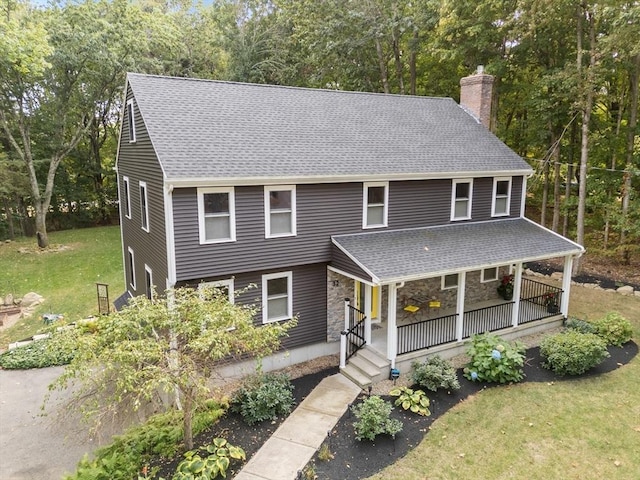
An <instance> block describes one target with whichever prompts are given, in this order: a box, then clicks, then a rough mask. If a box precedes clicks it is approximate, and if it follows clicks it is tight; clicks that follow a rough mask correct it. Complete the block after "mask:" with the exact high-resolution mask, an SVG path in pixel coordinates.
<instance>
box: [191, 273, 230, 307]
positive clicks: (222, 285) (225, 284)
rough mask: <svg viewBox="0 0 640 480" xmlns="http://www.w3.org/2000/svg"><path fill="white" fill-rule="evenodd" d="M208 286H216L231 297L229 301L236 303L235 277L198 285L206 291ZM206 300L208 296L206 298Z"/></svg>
mask: <svg viewBox="0 0 640 480" xmlns="http://www.w3.org/2000/svg"><path fill="white" fill-rule="evenodd" d="M208 288H215V289H217V290H220V291H221V292H223V293H224V294H225V295H226V296H227V298H228V299H229V303H234V297H233V278H228V279H225V280H216V281H214V282H202V283H200V284H199V285H198V289H199V290H201V291H204V290H206V289H208ZM205 300H206V298H205Z"/></svg>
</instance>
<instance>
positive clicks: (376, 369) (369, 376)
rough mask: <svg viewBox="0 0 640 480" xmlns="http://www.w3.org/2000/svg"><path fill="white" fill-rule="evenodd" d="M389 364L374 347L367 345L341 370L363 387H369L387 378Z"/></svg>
mask: <svg viewBox="0 0 640 480" xmlns="http://www.w3.org/2000/svg"><path fill="white" fill-rule="evenodd" d="M389 365H390V363H389V361H388V360H387V359H386V358H383V357H381V356H380V354H379V353H377V352H375V351H374V350H373V349H370V348H368V347H365V348H363V349H362V350H359V351H358V353H356V354H355V355H354V356H353V357H351V359H350V360H349V362H348V364H347V366H346V367H345V368H343V369H342V370H341V371H342V373H343V375H344V376H346V377H347V378H349V379H350V380H351V381H353V382H355V383H356V384H358V385H359V386H360V387H361V388H367V387H368V386H369V385H372V384H374V383H376V382H379V381H381V380H384V379H385V378H387V375H388V373H389Z"/></svg>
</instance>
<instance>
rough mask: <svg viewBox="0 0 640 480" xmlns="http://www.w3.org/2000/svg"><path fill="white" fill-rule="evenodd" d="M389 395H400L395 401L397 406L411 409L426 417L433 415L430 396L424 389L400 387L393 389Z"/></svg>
mask: <svg viewBox="0 0 640 480" xmlns="http://www.w3.org/2000/svg"><path fill="white" fill-rule="evenodd" d="M389 395H391V396H393V397H398V398H397V399H396V401H395V405H396V407H402V408H403V409H404V410H411V411H412V412H413V413H417V414H418V415H422V416H424V417H427V416H429V415H431V411H429V398H428V397H427V395H426V393H424V392H423V391H422V390H413V389H411V388H408V387H398V388H394V389H393V390H391V391H390V392H389Z"/></svg>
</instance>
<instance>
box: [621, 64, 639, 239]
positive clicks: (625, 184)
mask: <svg viewBox="0 0 640 480" xmlns="http://www.w3.org/2000/svg"><path fill="white" fill-rule="evenodd" d="M629 81H630V89H629V90H630V95H629V96H630V99H629V105H630V107H629V123H628V124H627V142H626V143H627V144H626V148H625V151H626V161H625V170H626V171H625V173H624V176H623V179H622V218H623V225H626V223H627V218H628V216H629V204H630V197H631V171H632V169H633V146H634V139H635V134H636V126H637V124H638V84H639V83H640V54H638V55H636V56H635V58H634V62H633V69H632V70H631V73H630V75H629ZM626 241H627V231H626V229H625V228H624V227H623V228H622V230H621V232H620V245H624V243H625V242H626Z"/></svg>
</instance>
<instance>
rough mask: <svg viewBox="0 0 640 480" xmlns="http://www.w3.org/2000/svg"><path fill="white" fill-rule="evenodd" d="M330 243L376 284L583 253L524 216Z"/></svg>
mask: <svg viewBox="0 0 640 480" xmlns="http://www.w3.org/2000/svg"><path fill="white" fill-rule="evenodd" d="M332 241H333V249H334V252H335V254H336V255H340V253H339V252H342V253H344V254H346V256H347V257H348V258H349V259H350V260H351V261H352V262H353V265H354V267H359V269H362V270H364V271H365V272H367V273H368V274H370V275H371V278H372V279H373V282H374V283H378V284H388V283H393V282H402V281H410V280H416V279H419V278H427V277H434V276H438V275H443V274H448V273H455V272H462V271H472V270H479V269H481V268H487V267H493V266H499V265H507V264H511V263H517V262H530V261H535V260H541V259H544V258H553V257H562V256H566V255H579V254H582V253H583V252H584V249H583V248H582V247H581V246H580V245H578V244H577V243H574V242H572V241H570V240H568V239H566V238H564V237H562V236H561V235H558V234H556V233H554V232H552V231H550V230H548V229H546V228H543V227H541V226H540V225H538V224H536V223H534V222H532V221H530V220H528V219H526V218H508V219H502V220H492V221H488V222H476V223H456V224H450V225H443V226H437V227H426V228H415V229H407V230H385V231H380V232H367V233H360V234H354V235H336V236H334V237H332ZM336 249H338V251H336Z"/></svg>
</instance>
